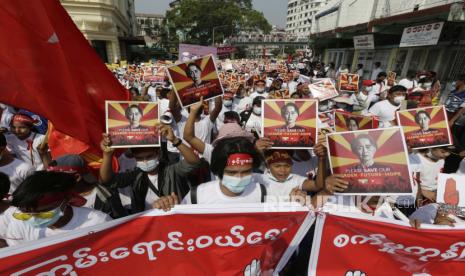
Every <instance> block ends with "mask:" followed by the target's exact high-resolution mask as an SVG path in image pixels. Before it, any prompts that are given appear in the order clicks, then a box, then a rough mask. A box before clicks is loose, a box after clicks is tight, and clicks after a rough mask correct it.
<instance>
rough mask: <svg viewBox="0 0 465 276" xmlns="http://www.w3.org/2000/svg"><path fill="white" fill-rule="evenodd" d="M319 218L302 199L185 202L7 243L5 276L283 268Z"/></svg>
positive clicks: (2, 255)
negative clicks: (214, 203)
mask: <svg viewBox="0 0 465 276" xmlns="http://www.w3.org/2000/svg"><path fill="white" fill-rule="evenodd" d="M313 221H314V214H313V213H312V212H309V210H308V208H306V207H302V206H299V205H298V204H296V203H293V204H291V203H284V204H283V203H279V204H278V203H276V204H274V205H273V204H271V203H267V204H237V205H234V206H231V205H230V204H229V205H186V206H183V205H178V206H176V207H175V208H174V209H172V210H171V211H169V212H163V211H161V210H150V211H147V212H145V213H142V214H136V215H133V216H129V217H125V218H121V219H118V220H114V221H110V222H107V223H103V224H100V225H96V226H92V227H89V228H83V229H79V230H76V231H72V232H68V233H65V234H60V235H55V236H52V237H49V238H45V239H41V240H37V241H32V242H30V243H25V244H23V245H19V246H16V247H12V248H7V249H3V250H1V251H0V275H154V274H156V275H185V274H186V273H189V275H192V276H196V275H222V274H223V275H225V272H227V273H226V274H228V275H250V276H252V275H259V273H260V272H261V273H262V275H271V274H272V273H276V274H278V273H279V272H280V271H281V269H282V268H283V267H284V265H285V264H286V263H287V261H288V260H289V258H290V257H291V255H292V254H293V252H294V251H295V249H296V248H297V247H298V245H299V243H300V241H301V240H302V238H303V237H304V235H305V234H306V232H307V231H308V230H309V228H310V226H311V225H312V223H313ZM225 256H227V257H225Z"/></svg>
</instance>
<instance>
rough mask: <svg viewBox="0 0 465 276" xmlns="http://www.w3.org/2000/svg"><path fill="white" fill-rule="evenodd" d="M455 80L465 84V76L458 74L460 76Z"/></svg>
mask: <svg viewBox="0 0 465 276" xmlns="http://www.w3.org/2000/svg"><path fill="white" fill-rule="evenodd" d="M455 80H458V81H463V82H465V74H460V75H458V76H457V78H455Z"/></svg>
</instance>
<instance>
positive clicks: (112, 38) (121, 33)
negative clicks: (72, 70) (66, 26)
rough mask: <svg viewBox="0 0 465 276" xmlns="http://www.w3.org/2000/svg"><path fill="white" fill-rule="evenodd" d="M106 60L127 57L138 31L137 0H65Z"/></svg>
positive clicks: (98, 51)
mask: <svg viewBox="0 0 465 276" xmlns="http://www.w3.org/2000/svg"><path fill="white" fill-rule="evenodd" d="M61 4H62V5H63V7H64V8H65V9H66V10H67V12H68V14H69V15H70V16H71V18H72V19H73V21H74V23H75V24H76V26H77V27H78V28H79V30H81V32H82V33H83V35H84V36H85V37H86V39H87V40H88V41H89V43H91V44H92V46H93V47H94V49H95V50H96V51H97V53H98V54H99V55H100V57H101V58H102V59H103V60H104V61H105V62H115V61H116V60H118V59H120V60H121V59H126V58H127V56H128V49H129V45H131V44H133V43H134V42H135V41H136V39H135V37H134V36H135V34H136V33H137V24H136V16H135V9H134V0H61Z"/></svg>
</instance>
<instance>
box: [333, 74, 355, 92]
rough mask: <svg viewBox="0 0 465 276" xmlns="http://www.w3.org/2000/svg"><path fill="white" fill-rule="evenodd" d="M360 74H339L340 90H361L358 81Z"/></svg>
mask: <svg viewBox="0 0 465 276" xmlns="http://www.w3.org/2000/svg"><path fill="white" fill-rule="evenodd" d="M358 80H359V75H357V74H347V73H342V74H340V75H339V79H338V84H339V91H349V92H356V91H358V90H359V87H358V82H359V81H358Z"/></svg>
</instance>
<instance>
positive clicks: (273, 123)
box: [262, 100, 318, 148]
mask: <svg viewBox="0 0 465 276" xmlns="http://www.w3.org/2000/svg"><path fill="white" fill-rule="evenodd" d="M317 110H318V103H317V102H316V101H314V100H265V101H263V131H262V133H263V136H264V137H267V138H269V139H270V140H271V141H272V142H273V148H311V147H313V146H314V145H315V142H316V133H317V130H316V129H317V127H316V115H317Z"/></svg>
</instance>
